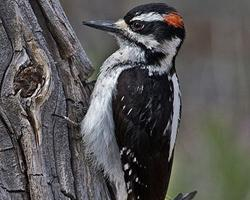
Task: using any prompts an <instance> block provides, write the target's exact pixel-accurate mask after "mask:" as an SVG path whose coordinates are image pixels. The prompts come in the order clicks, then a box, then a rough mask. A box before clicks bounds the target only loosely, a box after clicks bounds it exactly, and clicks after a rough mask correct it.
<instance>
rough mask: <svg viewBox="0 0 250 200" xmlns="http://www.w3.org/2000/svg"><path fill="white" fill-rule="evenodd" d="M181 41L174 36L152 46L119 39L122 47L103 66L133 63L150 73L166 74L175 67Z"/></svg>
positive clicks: (110, 66)
mask: <svg viewBox="0 0 250 200" xmlns="http://www.w3.org/2000/svg"><path fill="white" fill-rule="evenodd" d="M180 42H181V40H180V39H179V38H173V39H172V40H167V41H165V42H163V43H162V44H158V46H154V47H151V48H150V47H145V46H143V45H138V44H134V43H130V42H128V41H124V40H120V39H118V43H119V46H120V48H119V49H118V50H117V51H116V52H114V53H113V54H112V55H111V56H110V57H109V58H108V59H107V60H106V61H105V63H104V65H103V67H105V66H109V68H112V67H113V66H119V65H121V64H122V65H132V66H135V67H143V68H146V69H148V70H149V75H152V74H153V73H158V74H165V73H168V72H170V70H171V68H173V67H174V61H175V56H176V54H177V47H178V46H179V44H180ZM104 70H105V69H104Z"/></svg>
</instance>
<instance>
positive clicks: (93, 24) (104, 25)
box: [82, 20, 120, 33]
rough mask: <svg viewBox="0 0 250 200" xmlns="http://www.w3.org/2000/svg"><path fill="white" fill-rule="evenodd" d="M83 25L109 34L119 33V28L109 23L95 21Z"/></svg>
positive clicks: (85, 22)
mask: <svg viewBox="0 0 250 200" xmlns="http://www.w3.org/2000/svg"><path fill="white" fill-rule="evenodd" d="M82 24H83V25H86V26H90V27H92V28H96V29H99V30H103V31H107V32H110V33H119V32H120V29H119V27H118V26H117V25H116V24H115V23H114V22H111V21H102V20H97V21H83V22H82Z"/></svg>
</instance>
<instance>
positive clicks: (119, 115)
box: [112, 67, 174, 200]
mask: <svg viewBox="0 0 250 200" xmlns="http://www.w3.org/2000/svg"><path fill="white" fill-rule="evenodd" d="M173 73H174V69H173V70H172V72H171V73H169V74H167V73H166V74H162V75H159V74H157V73H155V74H152V75H151V76H150V75H149V72H148V70H147V69H144V68H143V67H136V68H132V69H127V70H125V71H123V72H122V73H121V74H120V76H119V78H118V80H117V87H116V93H115V94H114V96H113V102H112V107H113V116H114V123H115V135H116V139H117V143H118V146H119V149H120V154H121V161H122V166H123V170H124V174H125V181H126V185H127V191H128V197H129V198H128V199H129V200H130V199H131V200H132V199H143V200H163V199H164V198H165V195H166V194H165V193H166V189H167V187H168V182H169V177H170V173H171V167H172V157H171V159H170V160H169V159H168V158H169V153H170V141H171V127H172V126H171V125H172V119H173V101H174V88H173V87H174V86H173V83H172V79H171V76H172V75H173Z"/></svg>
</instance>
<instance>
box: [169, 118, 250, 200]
mask: <svg viewBox="0 0 250 200" xmlns="http://www.w3.org/2000/svg"><path fill="white" fill-rule="evenodd" d="M199 142H200V144H202V148H201V149H200V151H201V152H198V154H200V159H202V160H200V162H198V163H197V162H192V159H190V158H187V157H183V155H184V156H185V153H183V152H177V156H176V160H175V164H174V169H173V175H172V179H171V180H172V182H171V185H170V189H169V192H168V197H174V196H175V195H176V194H177V193H178V192H180V191H183V192H185V191H186V192H190V191H192V190H198V194H197V197H196V198H195V199H198V200H199V199H202V200H211V199H213V200H249V199H250V190H249V188H250V179H249V177H250V176H249V175H250V174H249V169H250V159H249V152H245V151H243V149H242V148H241V146H240V145H239V141H238V140H237V130H235V127H234V126H233V125H230V124H227V123H226V122H225V121H224V120H223V119H222V118H218V117H215V116H213V117H211V118H205V119H204V120H203V121H202V122H201V123H200V141H199ZM193 153H194V154H197V152H193ZM180 154H181V155H180ZM191 157H192V156H191ZM190 161H191V162H190ZM166 199H168V198H166Z"/></svg>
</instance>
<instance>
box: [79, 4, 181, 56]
mask: <svg viewBox="0 0 250 200" xmlns="http://www.w3.org/2000/svg"><path fill="white" fill-rule="evenodd" d="M83 24H84V25H87V26H90V27H93V28H96V29H100V30H104V31H107V32H110V33H112V34H113V35H115V36H116V38H118V41H119V44H120V46H124V45H125V46H127V45H130V46H131V45H134V46H138V47H140V48H142V49H143V50H144V51H145V52H146V54H148V57H149V59H151V57H152V58H153V59H161V58H162V57H164V56H165V55H168V54H173V57H174V56H175V55H176V54H177V52H178V50H179V48H180V46H181V44H182V42H183V40H184V38H185V28H184V22H183V19H182V17H181V16H180V14H179V13H178V12H177V11H176V10H175V9H174V8H172V7H169V6H168V5H166V4H164V3H152V4H145V5H141V6H137V7H135V8H133V9H132V10H130V11H129V12H128V13H127V14H126V15H125V17H124V18H123V19H119V20H118V21H116V22H110V21H87V22H86V21H85V22H83Z"/></svg>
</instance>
